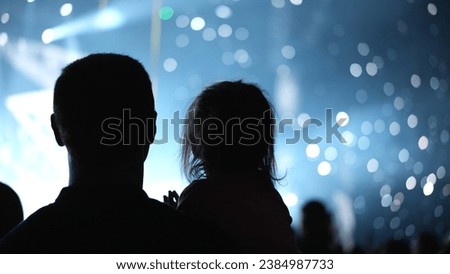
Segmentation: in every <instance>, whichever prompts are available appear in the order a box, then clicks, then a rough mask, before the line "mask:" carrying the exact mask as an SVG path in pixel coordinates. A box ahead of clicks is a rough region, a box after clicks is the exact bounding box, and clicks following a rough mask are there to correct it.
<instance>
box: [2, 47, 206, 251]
mask: <svg viewBox="0 0 450 274" xmlns="http://www.w3.org/2000/svg"><path fill="white" fill-rule="evenodd" d="M53 107H54V114H52V116H51V122H52V128H53V131H54V134H55V138H56V141H57V143H58V144H59V145H60V146H65V147H66V148H67V151H68V156H69V169H70V176H69V186H68V187H66V188H64V189H62V191H61V193H60V194H59V196H58V198H57V199H56V201H55V202H54V203H52V204H50V205H48V206H45V207H43V208H41V209H39V210H38V211H36V212H35V213H34V214H32V215H31V216H30V217H28V218H27V219H26V220H25V221H24V222H22V223H21V224H20V225H19V226H17V227H16V228H15V229H14V230H12V231H11V232H10V233H9V234H8V235H7V236H5V238H3V239H2V241H1V242H0V252H3V253H192V252H194V253H198V252H200V253H204V252H205V251H208V249H205V247H206V245H203V244H204V242H205V241H204V239H203V237H206V236H203V235H202V236H201V237H200V236H199V235H198V233H200V231H197V230H193V229H192V227H191V226H190V225H189V224H188V221H187V220H186V218H185V217H184V216H183V215H182V214H181V213H180V212H179V211H176V210H175V209H173V208H171V207H169V206H167V205H165V204H163V203H161V202H159V201H156V200H154V199H150V198H149V197H148V196H147V194H146V193H145V192H144V190H143V189H142V185H143V173H144V161H145V159H146V158H147V154H148V152H149V147H150V144H151V143H152V142H153V140H154V136H155V133H156V127H155V120H156V112H155V108H154V99H153V94H152V87H151V82H150V79H149V76H148V74H147V72H146V71H145V69H144V67H143V66H142V65H141V64H140V63H139V62H138V61H136V60H134V59H132V58H130V57H128V56H124V55H118V54H93V55H89V56H87V57H85V58H82V59H80V60H77V61H75V62H73V63H72V64H70V65H68V66H67V67H66V68H64V70H63V71H62V74H61V76H60V77H59V78H58V80H57V81H56V85H55V92H54V101H53ZM208 240H210V239H208Z"/></svg>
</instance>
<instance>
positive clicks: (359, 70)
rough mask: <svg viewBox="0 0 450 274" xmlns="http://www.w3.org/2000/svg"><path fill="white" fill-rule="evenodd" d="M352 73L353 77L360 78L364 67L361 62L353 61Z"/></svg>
mask: <svg viewBox="0 0 450 274" xmlns="http://www.w3.org/2000/svg"><path fill="white" fill-rule="evenodd" d="M350 73H351V74H352V75H353V77H356V78H358V77H359V76H361V74H362V67H361V65H360V64H357V63H353V64H351V65H350Z"/></svg>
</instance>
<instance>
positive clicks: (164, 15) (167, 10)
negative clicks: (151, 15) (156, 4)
mask: <svg viewBox="0 0 450 274" xmlns="http://www.w3.org/2000/svg"><path fill="white" fill-rule="evenodd" d="M172 16H173V9H172V8H171V7H162V8H161V9H160V10H159V18H161V20H165V21H167V20H169V19H170V18H172Z"/></svg>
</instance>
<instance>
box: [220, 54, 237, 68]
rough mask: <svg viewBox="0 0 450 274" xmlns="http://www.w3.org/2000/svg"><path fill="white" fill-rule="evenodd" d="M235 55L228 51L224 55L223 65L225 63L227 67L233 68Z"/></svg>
mask: <svg viewBox="0 0 450 274" xmlns="http://www.w3.org/2000/svg"><path fill="white" fill-rule="evenodd" d="M234 61H235V60H234V53H233V52H231V51H226V52H224V53H222V63H224V64H225V65H227V66H231V65H232V64H234Z"/></svg>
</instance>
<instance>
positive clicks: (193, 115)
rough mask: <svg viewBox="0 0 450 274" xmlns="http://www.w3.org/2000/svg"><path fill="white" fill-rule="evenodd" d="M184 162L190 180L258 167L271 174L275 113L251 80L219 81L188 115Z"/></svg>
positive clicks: (272, 171)
mask: <svg viewBox="0 0 450 274" xmlns="http://www.w3.org/2000/svg"><path fill="white" fill-rule="evenodd" d="M186 118H187V124H186V125H185V129H184V144H183V150H182V161H183V168H184V171H185V173H186V175H187V177H188V178H189V179H199V178H203V177H207V178H211V177H214V176H218V175H220V174H223V173H228V174H229V173H237V172H247V171H252V170H261V171H263V172H265V173H266V174H267V175H268V176H269V177H272V178H273V177H274V172H275V159H274V149H273V145H274V126H275V119H274V111H273V108H272V106H271V105H270V103H269V101H268V100H267V99H266V97H265V96H264V95H263V93H262V91H261V89H260V88H259V87H257V86H256V85H254V84H248V83H243V82H242V81H236V82H229V81H225V82H219V83H216V84H214V85H212V86H209V87H207V88H206V89H205V90H203V92H202V93H201V94H200V95H199V96H197V98H196V99H195V100H194V102H193V103H192V105H191V106H190V107H189V110H188V113H187V115H186Z"/></svg>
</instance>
